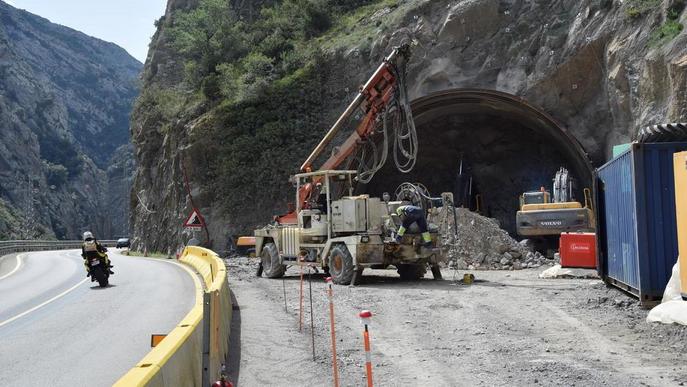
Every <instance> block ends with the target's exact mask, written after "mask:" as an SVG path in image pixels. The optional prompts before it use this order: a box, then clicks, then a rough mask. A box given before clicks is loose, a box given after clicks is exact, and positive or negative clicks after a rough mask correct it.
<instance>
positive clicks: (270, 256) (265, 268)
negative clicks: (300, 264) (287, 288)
mask: <svg viewBox="0 0 687 387" xmlns="http://www.w3.org/2000/svg"><path fill="white" fill-rule="evenodd" d="M260 259H261V262H262V273H263V274H265V277H267V278H281V277H283V276H284V273H285V272H286V266H284V265H282V264H280V263H279V252H277V246H276V245H275V244H274V243H272V242H269V243H267V244H266V245H265V246H264V247H263V248H262V251H261V252H260Z"/></svg>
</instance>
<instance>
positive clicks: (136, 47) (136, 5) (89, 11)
mask: <svg viewBox="0 0 687 387" xmlns="http://www.w3.org/2000/svg"><path fill="white" fill-rule="evenodd" d="M4 1H5V2H6V3H7V4H9V5H11V6H13V7H16V8H20V9H25V10H27V11H29V12H31V13H33V14H36V15H39V16H42V17H44V18H46V19H49V20H50V21H51V22H53V23H57V24H61V25H64V26H67V27H70V28H73V29H75V30H77V31H81V32H83V33H85V34H87V35H90V36H94V37H96V38H99V39H102V40H105V41H108V42H113V43H115V44H117V45H119V46H121V47H123V48H124V49H126V50H127V51H128V52H129V54H131V55H132V56H133V57H135V58H136V59H138V60H139V61H141V62H145V59H146V54H147V53H148V44H149V43H150V38H151V37H152V36H153V34H154V33H155V26H154V24H153V23H154V22H155V20H157V19H159V18H160V16H162V15H163V14H164V13H165V7H166V5H167V0H117V1H104V0H100V1H94V0H58V1H55V0H4Z"/></svg>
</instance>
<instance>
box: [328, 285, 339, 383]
mask: <svg viewBox="0 0 687 387" xmlns="http://www.w3.org/2000/svg"><path fill="white" fill-rule="evenodd" d="M325 281H326V282H327V298H329V326H330V329H331V331H332V367H333V368H334V387H339V365H338V363H337V360H336V330H335V328H334V325H335V324H334V291H333V290H332V277H327V278H326V279H325Z"/></svg>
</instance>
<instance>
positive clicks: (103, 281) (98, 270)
mask: <svg viewBox="0 0 687 387" xmlns="http://www.w3.org/2000/svg"><path fill="white" fill-rule="evenodd" d="M101 266H102V264H100V265H98V266H96V267H94V268H92V269H91V275H92V276H93V278H95V280H96V281H98V285H100V287H101V288H104V287H106V286H107V285H108V282H109V281H108V279H107V275H106V274H105V272H104V271H103V268H102V267H101Z"/></svg>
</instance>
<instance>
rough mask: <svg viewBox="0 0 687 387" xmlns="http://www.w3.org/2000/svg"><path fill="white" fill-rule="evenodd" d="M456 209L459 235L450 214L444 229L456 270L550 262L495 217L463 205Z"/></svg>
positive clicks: (521, 267) (496, 268)
mask: <svg viewBox="0 0 687 387" xmlns="http://www.w3.org/2000/svg"><path fill="white" fill-rule="evenodd" d="M455 211H456V221H457V223H458V224H457V230H458V233H457V236H456V234H455V233H454V224H453V219H450V216H449V219H447V221H445V222H443V223H442V225H441V231H442V234H443V235H444V240H443V241H442V243H443V246H444V248H445V249H446V250H447V252H448V255H449V262H450V265H451V266H452V267H455V268H456V269H457V270H466V269H467V270H474V269H478V270H519V269H525V268H534V267H540V266H542V265H544V264H550V263H551V262H550V260H548V259H546V257H544V256H543V255H542V254H540V253H539V252H535V251H532V250H533V249H532V243H531V242H529V241H527V240H523V241H522V242H518V241H516V240H515V239H513V238H511V237H510V235H508V233H507V232H506V231H504V230H502V229H501V228H500V227H499V224H498V222H497V221H496V220H495V219H491V218H487V217H484V216H481V215H479V214H477V213H475V212H471V211H469V210H466V209H464V208H457V209H456V210H455Z"/></svg>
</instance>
